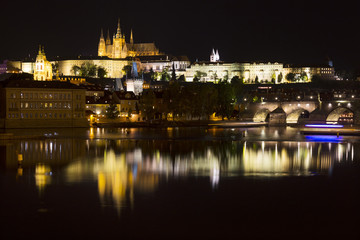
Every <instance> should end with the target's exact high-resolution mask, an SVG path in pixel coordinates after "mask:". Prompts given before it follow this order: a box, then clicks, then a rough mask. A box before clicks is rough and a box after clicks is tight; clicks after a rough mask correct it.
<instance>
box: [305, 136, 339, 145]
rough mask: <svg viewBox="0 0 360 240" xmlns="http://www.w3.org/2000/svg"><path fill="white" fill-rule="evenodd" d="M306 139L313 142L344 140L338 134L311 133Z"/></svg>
mask: <svg viewBox="0 0 360 240" xmlns="http://www.w3.org/2000/svg"><path fill="white" fill-rule="evenodd" d="M305 138H306V140H308V141H311V142H334V143H338V142H341V141H342V140H343V137H341V136H339V137H338V136H336V135H311V136H305Z"/></svg>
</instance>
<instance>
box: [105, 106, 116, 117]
mask: <svg viewBox="0 0 360 240" xmlns="http://www.w3.org/2000/svg"><path fill="white" fill-rule="evenodd" d="M105 115H106V117H107V118H110V119H115V118H117V117H118V115H119V110H118V108H117V106H116V104H115V103H113V102H112V103H110V104H109V106H108V107H107V108H106V113H105Z"/></svg>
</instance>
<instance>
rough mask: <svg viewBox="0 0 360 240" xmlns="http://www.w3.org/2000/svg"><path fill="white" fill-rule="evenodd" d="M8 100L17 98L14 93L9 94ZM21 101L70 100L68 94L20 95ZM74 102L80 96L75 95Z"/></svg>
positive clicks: (79, 98)
mask: <svg viewBox="0 0 360 240" xmlns="http://www.w3.org/2000/svg"><path fill="white" fill-rule="evenodd" d="M10 98H13V99H15V98H17V94H16V93H11V94H10ZM20 98H21V99H54V100H71V94H70V93H67V94H66V93H20ZM75 99H76V100H81V95H79V94H76V95H75Z"/></svg>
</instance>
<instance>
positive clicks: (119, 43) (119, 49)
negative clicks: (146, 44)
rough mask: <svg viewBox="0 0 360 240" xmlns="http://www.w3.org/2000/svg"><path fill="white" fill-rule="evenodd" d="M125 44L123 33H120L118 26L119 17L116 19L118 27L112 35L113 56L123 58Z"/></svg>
mask: <svg viewBox="0 0 360 240" xmlns="http://www.w3.org/2000/svg"><path fill="white" fill-rule="evenodd" d="M124 46H125V35H123V34H121V28H120V19H119V20H118V27H117V30H116V35H115V36H114V37H113V49H112V50H113V54H112V57H113V58H125V57H126V54H127V53H126V51H125V49H124Z"/></svg>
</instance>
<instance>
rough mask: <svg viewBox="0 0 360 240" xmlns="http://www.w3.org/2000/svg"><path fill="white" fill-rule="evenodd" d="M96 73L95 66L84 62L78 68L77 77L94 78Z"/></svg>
mask: <svg viewBox="0 0 360 240" xmlns="http://www.w3.org/2000/svg"><path fill="white" fill-rule="evenodd" d="M96 73H97V67H96V65H95V64H92V63H89V62H85V63H83V64H81V66H80V73H79V75H80V76H82V77H95V76H96Z"/></svg>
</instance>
